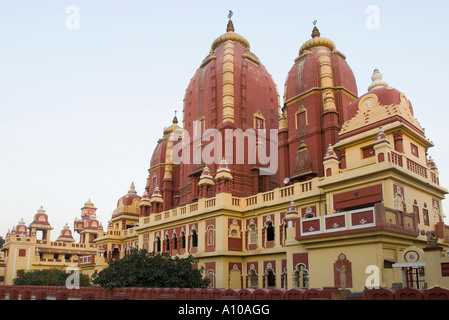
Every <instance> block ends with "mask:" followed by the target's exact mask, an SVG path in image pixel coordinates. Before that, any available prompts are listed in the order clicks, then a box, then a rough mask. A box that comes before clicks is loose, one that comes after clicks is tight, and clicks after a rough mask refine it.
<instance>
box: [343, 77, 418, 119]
mask: <svg viewBox="0 0 449 320" xmlns="http://www.w3.org/2000/svg"><path fill="white" fill-rule="evenodd" d="M371 79H372V80H373V82H372V83H371V85H370V86H369V87H368V90H369V91H368V92H367V93H365V94H363V95H361V96H360V97H359V98H358V99H356V100H354V101H352V102H351V103H350V104H349V107H348V120H349V119H351V118H352V117H354V116H355V115H356V114H357V111H358V109H359V103H360V101H363V100H365V99H366V98H367V96H369V95H375V96H376V97H377V102H378V103H379V104H380V105H382V106H389V105H397V104H400V103H405V104H408V106H409V109H410V112H411V114H412V115H413V107H412V103H411V102H410V100H408V99H407V98H406V96H405V95H404V94H403V93H402V92H400V91H399V90H397V89H395V88H392V87H390V86H388V84H387V83H386V82H384V81H383V80H382V74H381V73H380V72H379V70H377V69H375V70H374V73H373V76H372V77H371Z"/></svg>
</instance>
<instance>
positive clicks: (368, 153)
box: [362, 146, 376, 159]
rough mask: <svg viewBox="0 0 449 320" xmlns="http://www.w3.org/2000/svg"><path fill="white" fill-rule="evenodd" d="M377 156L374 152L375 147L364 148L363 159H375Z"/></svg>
mask: <svg viewBox="0 0 449 320" xmlns="http://www.w3.org/2000/svg"><path fill="white" fill-rule="evenodd" d="M375 155H376V152H375V151H374V147H372V146H370V147H365V148H362V159H366V158H370V157H374V156H375Z"/></svg>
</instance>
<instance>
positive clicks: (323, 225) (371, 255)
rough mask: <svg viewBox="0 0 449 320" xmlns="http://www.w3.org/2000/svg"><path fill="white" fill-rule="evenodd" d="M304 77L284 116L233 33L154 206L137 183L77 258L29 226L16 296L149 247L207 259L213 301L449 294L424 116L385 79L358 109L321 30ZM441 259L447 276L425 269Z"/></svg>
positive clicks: (181, 131)
mask: <svg viewBox="0 0 449 320" xmlns="http://www.w3.org/2000/svg"><path fill="white" fill-rule="evenodd" d="M292 62H293V63H292V68H291V69H290V71H289V72H288V74H287V77H286V81H285V85H284V95H283V97H282V98H283V103H282V105H281V102H280V96H279V94H278V90H277V86H276V84H275V83H274V81H273V79H272V77H271V75H270V74H269V73H268V71H267V70H266V69H265V67H264V66H263V64H262V62H261V61H260V60H259V58H258V57H257V56H256V55H255V54H254V53H252V52H251V50H250V44H249V41H248V40H246V39H245V38H244V37H242V36H241V35H239V34H237V33H236V32H235V28H234V25H233V22H232V21H231V20H229V21H228V25H227V28H226V33H224V34H223V35H221V36H220V37H218V38H217V39H216V40H215V41H214V42H213V43H212V45H211V47H210V50H209V53H208V55H207V56H206V58H204V60H203V61H202V62H201V63H200V66H199V68H198V69H197V71H196V72H195V74H194V75H193V77H192V78H191V81H190V83H189V84H188V87H187V89H186V92H185V98H184V107H183V112H182V117H183V119H182V123H180V122H179V121H178V118H177V117H176V116H175V117H174V119H173V122H172V124H171V125H170V126H168V127H167V128H165V129H164V130H163V132H162V135H161V138H160V139H159V140H158V143H157V146H156V148H155V149H154V152H153V155H152V157H151V159H149V160H150V164H149V170H148V174H147V176H146V184H145V188H144V190H142V195H141V196H139V195H138V193H137V191H136V190H135V188H134V185H133V184H132V185H131V187H130V189H129V191H128V193H127V194H125V195H124V196H123V197H121V198H120V199H119V200H118V202H117V208H116V209H115V211H114V212H113V214H112V217H111V220H110V221H109V222H108V224H107V227H106V229H105V230H104V229H103V227H102V226H101V224H100V223H99V222H98V221H97V220H96V216H95V210H96V208H95V207H94V205H93V204H92V203H91V202H90V201H88V202H86V204H85V205H84V207H83V208H82V209H81V219H78V218H77V219H76V220H75V222H74V230H75V231H76V232H78V233H79V234H80V242H79V244H78V243H76V244H75V243H74V242H73V241H72V240H71V239H72V238H70V237H68V235H65V234H64V236H63V234H62V233H61V237H60V238H59V239H58V240H57V241H55V242H50V241H49V240H48V239H47V236H48V233H49V230H50V229H51V227H50V226H49V224H48V221H47V220H46V219H47V218H45V219H44V220H45V221H47V224H46V223H44V220H42V223H40V222H39V219H40V218H39V217H37V218H35V220H36V219H37V220H36V221H33V223H32V224H31V225H30V226H29V228H28V231H27V228H26V227H25V226H24V224H19V225H18V226H17V227H15V229H14V231H13V232H11V234H8V235H7V237H6V243H5V245H4V247H3V248H2V250H3V251H4V252H5V259H4V260H5V262H4V263H3V264H1V265H0V274H1V272H2V270H3V272H4V277H3V283H5V284H9V283H11V281H12V278H13V277H14V276H15V274H16V273H17V270H19V268H21V269H31V268H43V267H47V265H48V263H49V262H48V261H47V260H45V259H48V258H47V257H48V255H51V254H53V255H54V257H53V258H56V253H58V252H59V256H58V259H60V258H61V255H62V254H64V255H66V256H64V257H67V258H70V259H68V260H66V259H64V261H62V260H61V261H59V263H60V264H61V265H63V263H75V264H76V265H77V266H78V267H79V268H80V269H81V270H82V272H85V273H87V274H93V273H95V272H99V271H101V270H102V269H103V268H105V267H107V264H108V261H109V260H110V259H119V258H121V257H123V255H124V254H126V253H127V252H128V251H129V250H130V249H131V248H140V249H146V250H148V251H151V252H156V253H168V254H171V255H173V256H175V255H178V256H180V257H184V256H187V255H193V256H195V257H196V258H198V261H199V262H198V266H199V267H204V268H205V276H206V277H208V278H209V279H210V280H211V281H210V286H211V287H215V288H287V289H290V288H323V287H339V288H343V289H349V290H353V291H361V290H363V289H364V288H365V287H366V286H367V285H373V286H382V287H388V288H391V287H397V286H403V287H405V286H411V287H415V288H420V289H422V288H425V287H426V286H427V285H429V283H431V284H433V285H434V284H435V283H437V284H438V285H439V286H442V287H446V288H449V277H448V276H449V272H447V271H446V270H447V269H446V268H445V266H446V263H447V262H449V261H447V262H446V260H447V259H449V258H447V257H446V253H445V251H446V250H447V249H448V245H449V226H447V225H445V223H444V214H443V210H442V200H443V199H444V196H445V194H446V193H447V192H448V191H447V189H445V188H443V187H442V186H440V184H439V173H438V169H437V166H436V164H435V163H434V161H433V160H432V158H431V156H430V148H431V147H433V143H432V142H431V141H430V140H429V139H428V138H427V137H426V135H425V132H424V129H423V128H422V126H421V125H420V123H419V122H418V120H417V119H416V118H415V117H414V113H413V107H412V103H411V101H410V100H409V99H408V98H407V96H406V95H405V94H404V93H402V92H401V91H400V90H399V89H396V88H394V87H391V86H390V85H389V84H388V83H387V82H386V81H384V80H383V77H382V74H381V73H380V72H379V70H377V69H375V70H374V72H373V74H372V76H371V80H372V83H371V85H370V86H369V88H367V90H366V92H365V93H363V94H361V95H359V93H358V89H357V84H356V81H355V77H354V74H353V72H352V70H351V68H350V67H349V65H348V63H347V62H346V56H345V55H344V54H343V53H341V52H340V51H338V50H337V47H336V45H335V43H334V42H333V41H331V40H329V39H326V38H324V37H322V36H321V33H320V31H319V30H318V28H317V27H316V26H315V28H314V29H313V31H312V35H311V38H310V39H309V40H307V41H306V42H304V44H303V45H302V46H301V47H300V48H299V52H298V56H297V57H292ZM420 107H421V108H423V107H424V106H420ZM273 132H275V136H273V135H272V133H273ZM267 141H268V142H267ZM273 144H274V145H275V146H276V148H275V149H273V148H272V146H273ZM274 151H275V152H274ZM273 156H275V157H276V158H275V159H273V158H272V157H273ZM267 158H268V159H269V160H270V161H267ZM274 160H275V161H274ZM273 164H275V165H274V166H273ZM273 169H274V170H273ZM35 225H39V226H40V227H39V228H41V229H42V230H43V239H42V240H35V236H34V233H33V232H34V231H33V230H38V229H36V228H34V227H33V226H35ZM19 227H20V228H19ZM22 229H23V235H22V233H21V230H22ZM64 230H66V229H64ZM64 230H63V231H64ZM67 231H70V230H67ZM24 235H25V236H24ZM24 239H25V240H24ZM28 239H29V240H28ZM43 242H45V245H44V243H43ZM22 247H23V248H24V249H20V248H22ZM429 248H433V249H429ZM23 250H25V256H23V254H24V253H23ZM55 250H60V251H55ZM435 252H437V255H435ZM20 254H22V256H21V255H20ZM75 256H76V260H73V259H72V257H75ZM430 257H432V258H435V257H437V258H441V259H442V260H441V261H442V262H441V263H442V264H441V270H442V271H441V274H438V275H437V276H435V274H434V273H433V272H432V273H431V272H430V271H428V270H426V266H429V264H430V262H429V259H430ZM43 259H44V260H45V261H43ZM50 259H52V258H51V257H50ZM445 259H446V260H445ZM51 262H52V263H56V262H54V261H51ZM1 266H3V269H2V267H1ZM448 266H449V264H448ZM433 270H434V269H433ZM437 273H438V272H437ZM0 279H1V278H0ZM435 279H438V280H435ZM435 281H436V282H435Z"/></svg>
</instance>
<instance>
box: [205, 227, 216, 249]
mask: <svg viewBox="0 0 449 320" xmlns="http://www.w3.org/2000/svg"><path fill="white" fill-rule="evenodd" d="M206 239H207V245H208V246H212V245H214V243H215V229H214V226H208V227H207V231H206Z"/></svg>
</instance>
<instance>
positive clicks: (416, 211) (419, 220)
mask: <svg viewBox="0 0 449 320" xmlns="http://www.w3.org/2000/svg"><path fill="white" fill-rule="evenodd" d="M413 213H414V214H415V216H416V219H417V221H418V223H420V222H421V219H420V217H419V208H418V206H413Z"/></svg>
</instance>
